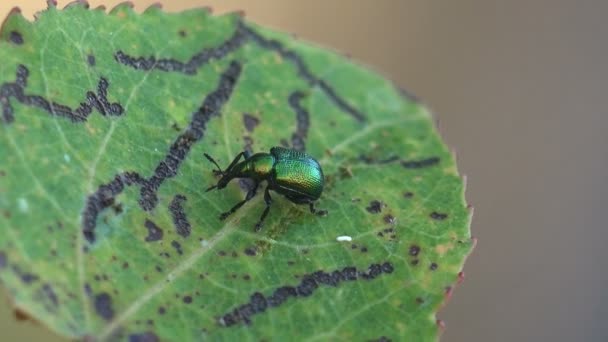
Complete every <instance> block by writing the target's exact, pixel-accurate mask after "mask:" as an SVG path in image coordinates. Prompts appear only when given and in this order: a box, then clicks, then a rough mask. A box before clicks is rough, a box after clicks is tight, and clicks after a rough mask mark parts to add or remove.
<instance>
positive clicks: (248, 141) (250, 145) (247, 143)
mask: <svg viewBox="0 0 608 342" xmlns="http://www.w3.org/2000/svg"><path fill="white" fill-rule="evenodd" d="M243 141H244V142H245V146H243V150H245V151H247V152H249V153H251V154H253V138H252V137H250V136H248V135H245V136H243ZM240 180H250V179H249V178H241V179H240ZM251 183H252V184H253V181H252V182H251ZM241 188H242V187H241Z"/></svg>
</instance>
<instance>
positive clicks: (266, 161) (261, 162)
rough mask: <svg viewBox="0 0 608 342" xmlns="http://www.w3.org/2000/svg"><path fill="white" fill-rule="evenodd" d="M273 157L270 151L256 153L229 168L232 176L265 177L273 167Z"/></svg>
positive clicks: (259, 178) (260, 178)
mask: <svg viewBox="0 0 608 342" xmlns="http://www.w3.org/2000/svg"><path fill="white" fill-rule="evenodd" d="M274 163H275V158H274V157H273V156H272V155H271V154H270V153H256V154H254V155H252V156H251V157H249V158H247V159H246V160H244V161H242V162H240V163H238V164H237V165H235V166H234V168H233V169H232V170H231V172H230V174H231V175H232V177H233V178H252V179H255V180H263V179H267V178H268V176H269V175H270V174H271V172H272V169H273V167H274Z"/></svg>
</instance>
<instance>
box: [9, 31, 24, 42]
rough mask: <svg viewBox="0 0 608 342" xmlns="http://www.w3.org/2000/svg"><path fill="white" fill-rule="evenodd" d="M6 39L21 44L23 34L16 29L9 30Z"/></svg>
mask: <svg viewBox="0 0 608 342" xmlns="http://www.w3.org/2000/svg"><path fill="white" fill-rule="evenodd" d="M8 39H9V40H10V41H11V42H12V43H13V44H16V45H21V44H23V36H22V35H21V33H19V32H17V31H11V32H10V33H9V34H8Z"/></svg>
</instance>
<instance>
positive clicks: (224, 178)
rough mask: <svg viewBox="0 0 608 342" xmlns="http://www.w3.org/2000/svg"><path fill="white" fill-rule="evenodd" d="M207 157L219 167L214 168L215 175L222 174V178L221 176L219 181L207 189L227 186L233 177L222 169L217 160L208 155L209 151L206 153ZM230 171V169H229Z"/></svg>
mask: <svg viewBox="0 0 608 342" xmlns="http://www.w3.org/2000/svg"><path fill="white" fill-rule="evenodd" d="M205 157H206V158H207V159H209V161H210V162H212V163H213V164H214V165H215V167H217V170H213V173H214V174H215V175H221V176H222V178H220V180H219V181H217V184H215V185H212V186H210V187H209V188H207V190H206V191H205V192H207V191H211V190H213V189H218V190H219V189H223V188H225V187H226V185H227V184H228V182H230V180H231V179H232V177H230V175H229V173H228V172H226V171H222V169H221V168H220V166H219V165H218V164H217V162H216V161H215V159H213V158H211V156H210V155H208V154H207V153H205ZM228 171H229V170H228Z"/></svg>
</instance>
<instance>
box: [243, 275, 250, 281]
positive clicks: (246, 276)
mask: <svg viewBox="0 0 608 342" xmlns="http://www.w3.org/2000/svg"><path fill="white" fill-rule="evenodd" d="M243 279H244V280H251V276H250V275H249V274H245V275H244V276H243Z"/></svg>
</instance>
